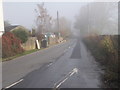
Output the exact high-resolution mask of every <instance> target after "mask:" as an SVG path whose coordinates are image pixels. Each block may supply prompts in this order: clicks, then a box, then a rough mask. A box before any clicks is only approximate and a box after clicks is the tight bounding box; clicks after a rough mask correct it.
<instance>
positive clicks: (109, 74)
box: [83, 35, 120, 88]
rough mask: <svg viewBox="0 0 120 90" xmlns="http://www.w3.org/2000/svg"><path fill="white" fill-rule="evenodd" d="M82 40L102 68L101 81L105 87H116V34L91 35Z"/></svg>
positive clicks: (117, 73) (117, 56)
mask: <svg viewBox="0 0 120 90" xmlns="http://www.w3.org/2000/svg"><path fill="white" fill-rule="evenodd" d="M83 42H84V43H85V45H86V46H87V48H88V49H89V50H90V51H91V53H92V55H93V56H94V57H95V59H96V61H97V62H99V63H100V64H101V66H103V67H105V68H104V71H105V73H104V75H102V82H103V86H102V87H105V88H118V87H120V86H119V78H118V76H119V72H120V71H119V70H120V69H119V68H118V65H119V64H120V61H119V59H118V58H119V55H118V54H119V53H118V52H119V50H120V49H119V47H118V43H120V42H119V41H118V35H114V36H113V35H92V36H89V37H85V38H84V39H83Z"/></svg>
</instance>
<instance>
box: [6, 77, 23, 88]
mask: <svg viewBox="0 0 120 90" xmlns="http://www.w3.org/2000/svg"><path fill="white" fill-rule="evenodd" d="M22 81H23V79H20V80H19V81H17V82H15V83H13V84H11V85H9V86H7V87H5V89H8V88H10V87H12V86H14V85H16V84H18V83H20V82H22Z"/></svg>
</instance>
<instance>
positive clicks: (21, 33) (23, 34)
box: [12, 28, 29, 43]
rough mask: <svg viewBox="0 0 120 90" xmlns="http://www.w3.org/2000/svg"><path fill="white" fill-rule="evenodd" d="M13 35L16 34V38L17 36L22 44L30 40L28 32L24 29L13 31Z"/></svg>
mask: <svg viewBox="0 0 120 90" xmlns="http://www.w3.org/2000/svg"><path fill="white" fill-rule="evenodd" d="M12 32H13V34H15V36H17V37H18V38H19V39H20V40H21V41H22V43H25V42H26V41H27V40H28V36H29V35H28V32H27V31H26V30H24V29H22V28H19V29H16V30H14V31H12Z"/></svg>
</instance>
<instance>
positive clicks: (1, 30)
mask: <svg viewBox="0 0 120 90" xmlns="http://www.w3.org/2000/svg"><path fill="white" fill-rule="evenodd" d="M3 33H4V21H3V6H2V0H0V37H1V36H2V34H3Z"/></svg>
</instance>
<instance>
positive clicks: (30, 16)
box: [3, 2, 85, 29]
mask: <svg viewBox="0 0 120 90" xmlns="http://www.w3.org/2000/svg"><path fill="white" fill-rule="evenodd" d="M37 4H39V3H37V2H35V3H33V2H4V3H3V10H4V20H7V21H9V22H10V23H11V24H17V25H22V26H25V27H26V28H28V29H31V28H32V27H34V26H35V18H36V12H35V10H34V9H37V6H36V5H37ZM84 4H85V3H80V2H76V3H70V2H63V3H62V2H59V3H58V2H56V3H55V2H49V3H47V2H46V3H45V6H44V7H45V8H47V10H48V13H49V14H50V15H51V16H52V17H53V18H56V12H57V10H58V11H59V16H60V17H62V16H64V17H66V18H67V19H69V20H71V21H72V22H74V19H75V16H76V15H77V14H78V13H79V11H80V7H81V6H83V5H84Z"/></svg>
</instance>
